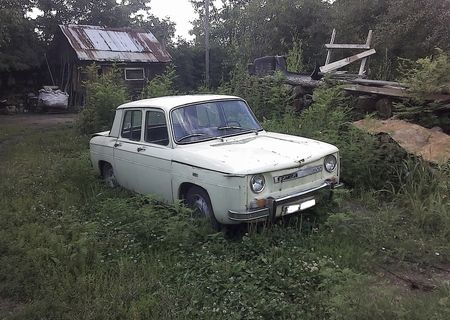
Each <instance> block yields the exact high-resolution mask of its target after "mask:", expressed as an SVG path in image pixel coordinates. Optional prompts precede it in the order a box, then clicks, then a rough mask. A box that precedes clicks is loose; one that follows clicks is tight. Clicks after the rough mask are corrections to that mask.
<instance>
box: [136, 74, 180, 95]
mask: <svg viewBox="0 0 450 320" xmlns="http://www.w3.org/2000/svg"><path fill="white" fill-rule="evenodd" d="M176 77H177V76H176V72H175V68H174V66H170V67H168V68H167V69H166V70H165V71H164V73H163V74H160V75H157V76H156V77H154V78H153V79H152V80H151V81H150V82H149V83H148V84H147V86H146V87H145V88H144V90H143V91H142V98H143V99H145V98H156V97H163V96H170V95H174V94H175V93H176V91H175V89H174V82H175V80H176Z"/></svg>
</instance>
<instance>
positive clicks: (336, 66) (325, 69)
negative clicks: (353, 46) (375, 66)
mask: <svg viewBox="0 0 450 320" xmlns="http://www.w3.org/2000/svg"><path fill="white" fill-rule="evenodd" d="M375 53H376V51H375V49H370V50H367V51H364V52H361V53H358V54H355V55H354V56H351V57H348V58H345V59H341V60H338V61H335V62H333V63H330V64H327V65H324V66H322V67H320V71H321V72H323V73H326V72H330V71H334V70H337V69H339V68H342V67H345V66H347V65H349V64H350V63H352V62H355V61H358V60H361V59H363V58H366V57H369V56H371V55H373V54H375Z"/></svg>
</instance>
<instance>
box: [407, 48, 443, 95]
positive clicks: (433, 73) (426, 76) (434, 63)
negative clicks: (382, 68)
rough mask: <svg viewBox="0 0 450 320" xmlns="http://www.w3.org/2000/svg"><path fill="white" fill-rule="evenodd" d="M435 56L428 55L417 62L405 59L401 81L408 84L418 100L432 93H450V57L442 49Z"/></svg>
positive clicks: (409, 89) (410, 91) (409, 90)
mask: <svg viewBox="0 0 450 320" xmlns="http://www.w3.org/2000/svg"><path fill="white" fill-rule="evenodd" d="M436 50H437V54H436V55H435V56H434V57H426V58H422V59H419V60H417V61H415V62H413V61H410V60H406V59H404V60H403V65H402V66H401V70H400V73H401V74H402V79H401V80H400V81H401V82H404V83H406V84H408V86H409V88H408V92H409V93H411V94H412V95H413V97H414V98H415V99H416V100H419V101H421V100H424V98H425V97H427V96H428V95H432V94H440V93H441V94H442V93H447V94H450V59H449V57H448V55H447V54H446V53H445V52H443V51H442V50H440V49H436Z"/></svg>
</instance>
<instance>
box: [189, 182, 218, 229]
mask: <svg viewBox="0 0 450 320" xmlns="http://www.w3.org/2000/svg"><path fill="white" fill-rule="evenodd" d="M186 204H187V205H188V206H189V207H190V208H192V209H193V210H194V212H195V213H197V214H198V215H200V216H202V217H205V218H206V219H208V221H209V222H210V224H211V227H212V228H213V229H214V230H217V231H218V230H220V227H221V226H220V223H219V222H218V221H217V220H216V217H215V216H214V211H213V209H212V205H211V200H210V199H209V196H208V193H207V192H206V191H205V190H203V189H202V188H199V187H197V186H193V187H191V188H190V189H189V190H188V192H187V193H186Z"/></svg>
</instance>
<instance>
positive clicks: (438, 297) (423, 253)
mask: <svg viewBox="0 0 450 320" xmlns="http://www.w3.org/2000/svg"><path fill="white" fill-rule="evenodd" d="M14 134H16V133H14V132H11V133H9V137H11V136H12V135H14ZM19 134H20V137H16V138H14V141H15V143H9V144H5V145H4V146H2V148H3V149H2V156H1V157H2V158H1V161H2V162H1V166H0V194H1V198H0V266H1V268H0V299H2V300H4V301H9V302H11V301H12V302H13V303H15V304H17V305H20V308H16V309H15V310H14V312H13V313H8V312H6V311H4V310H2V309H1V308H0V317H1V318H6V319H42V318H44V319H243V318H245V319H275V318H277V319H318V318H320V319H380V318H384V319H446V318H449V314H450V300H449V298H448V296H449V293H450V292H449V290H450V289H449V288H450V287H449V284H448V279H449V273H446V272H445V271H442V270H440V269H439V270H438V269H435V268H434V267H436V266H439V267H441V269H445V268H449V267H448V266H449V257H450V246H449V245H448V243H449V235H450V233H449V230H450V224H449V222H450V217H449V213H450V210H449V208H450V207H449V203H450V202H449V198H448V194H449V193H448V191H449V181H450V179H449V171H448V168H440V169H434V170H429V168H428V167H426V166H425V165H423V164H422V165H418V164H417V162H411V163H406V164H405V166H406V167H405V168H406V170H403V171H402V172H403V173H401V172H399V177H398V179H399V180H401V181H402V182H405V183H403V186H404V187H402V188H397V189H393V191H390V194H389V196H388V197H386V196H385V193H386V191H383V192H381V193H380V192H368V191H367V192H366V191H365V192H359V191H358V190H343V191H340V192H339V193H337V194H336V197H335V199H334V202H333V203H332V205H330V206H321V207H317V208H315V209H314V210H312V211H310V212H309V214H308V215H305V216H302V217H293V218H291V219H289V220H286V221H280V222H279V223H278V224H276V225H274V226H260V227H258V228H256V227H251V228H248V229H243V230H240V231H236V232H235V234H233V235H230V234H224V233H214V232H213V231H212V230H211V229H209V228H208V226H207V225H206V224H205V222H204V221H199V220H196V219H193V218H192V217H191V212H190V211H189V210H188V209H186V208H184V207H183V206H182V205H181V204H175V205H166V204H162V203H160V202H158V201H156V200H155V199H153V198H152V197H147V196H139V195H136V194H132V193H129V192H127V191H125V190H121V189H117V190H111V189H108V188H106V187H105V186H104V185H103V183H102V182H101V181H100V180H99V179H98V178H97V177H96V176H95V175H94V173H93V171H92V169H91V167H90V163H89V159H88V138H87V137H85V136H80V135H78V134H77V133H76V131H75V130H74V129H73V128H67V127H66V128H58V129H49V130H46V131H31V132H27V133H26V134H25V133H22V132H21V133H19ZM5 137H6V138H8V134H5ZM404 172H408V175H405V174H404ZM402 179H403V180H402ZM404 179H406V180H404ZM380 194H381V195H380ZM386 199H389V201H386ZM436 253H439V255H436ZM386 270H389V271H392V272H393V273H395V274H397V275H401V276H403V277H408V278H414V279H416V276H417V277H418V276H421V275H427V276H430V277H431V278H432V279H434V280H436V281H431V282H429V284H431V285H432V286H433V288H432V290H431V291H428V290H422V289H418V290H410V289H409V288H408V286H407V285H406V282H405V281H402V280H399V279H398V278H396V277H394V276H392V275H391V274H389V273H388V272H387V271H386ZM424 278H426V277H425V276H424ZM423 281H426V279H425V280H423ZM423 281H422V280H421V282H420V283H422V282H423ZM446 281H447V282H446ZM427 283H428V282H427ZM434 286H435V287H434ZM0 301H1V300H0ZM1 305H2V304H1V303H0V306H1Z"/></svg>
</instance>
